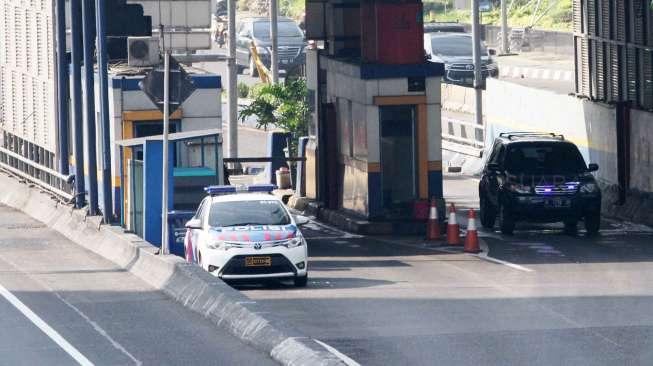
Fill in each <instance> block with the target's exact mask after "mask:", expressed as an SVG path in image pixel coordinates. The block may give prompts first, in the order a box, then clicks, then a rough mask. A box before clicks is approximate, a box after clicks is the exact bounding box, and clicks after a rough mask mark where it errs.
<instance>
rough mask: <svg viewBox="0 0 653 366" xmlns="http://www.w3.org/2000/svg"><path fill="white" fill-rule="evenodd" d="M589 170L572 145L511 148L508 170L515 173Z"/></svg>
mask: <svg viewBox="0 0 653 366" xmlns="http://www.w3.org/2000/svg"><path fill="white" fill-rule="evenodd" d="M586 169H587V166H586V165H585V160H583V156H582V155H581V154H580V152H579V151H578V148H577V147H576V146H574V145H571V144H566V143H554V144H528V145H516V146H511V147H509V149H508V153H507V155H506V170H507V171H509V172H515V173H535V174H560V173H580V172H583V171H585V170H586Z"/></svg>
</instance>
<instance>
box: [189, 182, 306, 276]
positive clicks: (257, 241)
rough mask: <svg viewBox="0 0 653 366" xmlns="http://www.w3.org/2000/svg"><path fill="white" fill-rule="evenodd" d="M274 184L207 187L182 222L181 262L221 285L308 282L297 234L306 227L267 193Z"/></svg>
mask: <svg viewBox="0 0 653 366" xmlns="http://www.w3.org/2000/svg"><path fill="white" fill-rule="evenodd" d="M274 188H275V186H274V185H271V184H263V185H251V186H249V187H247V188H246V189H245V190H244V191H241V190H240V188H236V187H235V186H212V187H207V188H206V191H207V197H206V198H204V200H203V201H202V203H201V204H200V206H199V208H198V209H197V213H196V214H195V216H194V217H193V218H192V219H191V220H189V221H188V222H187V223H186V229H187V231H186V236H185V238H184V250H185V253H186V260H187V261H188V262H191V263H197V264H199V265H200V266H201V267H202V268H203V269H204V270H206V271H208V272H209V273H211V274H212V275H214V276H217V277H220V278H222V279H223V280H225V281H230V280H265V279H271V278H275V279H292V280H294V283H295V286H297V287H304V286H306V283H307V280H308V251H307V244H306V240H305V239H304V237H303V236H302V232H301V231H300V229H299V226H300V225H303V224H305V223H306V222H308V219H306V218H305V217H303V216H293V215H291V214H290V212H288V209H287V208H286V207H285V206H284V204H283V202H282V201H281V200H280V199H279V198H277V197H276V196H274V195H272V194H270V193H269V192H271V191H272V190H273V189H274Z"/></svg>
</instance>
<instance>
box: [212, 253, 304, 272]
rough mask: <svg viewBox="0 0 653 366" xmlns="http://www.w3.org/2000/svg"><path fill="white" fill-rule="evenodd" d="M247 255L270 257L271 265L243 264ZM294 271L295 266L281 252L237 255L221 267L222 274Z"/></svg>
mask: <svg viewBox="0 0 653 366" xmlns="http://www.w3.org/2000/svg"><path fill="white" fill-rule="evenodd" d="M247 257H270V258H271V259H272V265H271V266H265V267H247V266H245V258H247ZM288 272H291V273H295V274H297V270H296V269H295V266H293V265H292V263H290V261H288V259H286V257H284V256H283V255H281V254H270V255H238V256H235V257H233V258H231V260H229V262H227V264H225V266H224V267H223V270H222V275H259V274H274V273H288Z"/></svg>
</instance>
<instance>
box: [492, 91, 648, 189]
mask: <svg viewBox="0 0 653 366" xmlns="http://www.w3.org/2000/svg"><path fill="white" fill-rule="evenodd" d="M485 112H486V114H485V116H486V119H487V121H488V130H487V132H488V136H487V138H486V146H488V145H490V144H491V142H492V140H493V139H494V137H496V136H498V134H499V133H501V132H508V131H538V132H554V133H560V134H563V135H565V138H566V139H569V140H571V141H572V142H574V143H575V144H576V145H577V146H578V148H579V149H580V151H581V153H582V154H583V157H584V158H585V161H586V162H587V163H590V162H592V163H597V164H599V166H600V170H599V172H598V173H597V178H599V179H600V180H602V181H604V182H605V183H608V184H616V183H617V153H616V151H617V149H616V147H617V138H616V128H615V125H616V122H615V118H616V115H615V110H614V108H613V107H610V106H607V105H602V104H598V103H592V102H589V101H586V100H583V99H579V98H576V97H573V96H568V95H561V94H556V93H553V92H549V91H546V90H541V89H534V88H528V87H525V86H521V85H517V84H513V83H509V82H505V81H501V80H497V79H488V80H487V90H486V103H485ZM649 136H650V135H649ZM490 146H491V145H490Z"/></svg>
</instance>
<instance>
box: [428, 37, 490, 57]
mask: <svg viewBox="0 0 653 366" xmlns="http://www.w3.org/2000/svg"><path fill="white" fill-rule="evenodd" d="M431 48H432V49H433V53H434V54H436V55H442V56H461V57H462V56H465V57H472V37H469V36H466V35H457V34H452V35H448V36H435V37H431ZM485 54H487V49H486V48H485V46H484V45H483V44H481V55H485Z"/></svg>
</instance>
